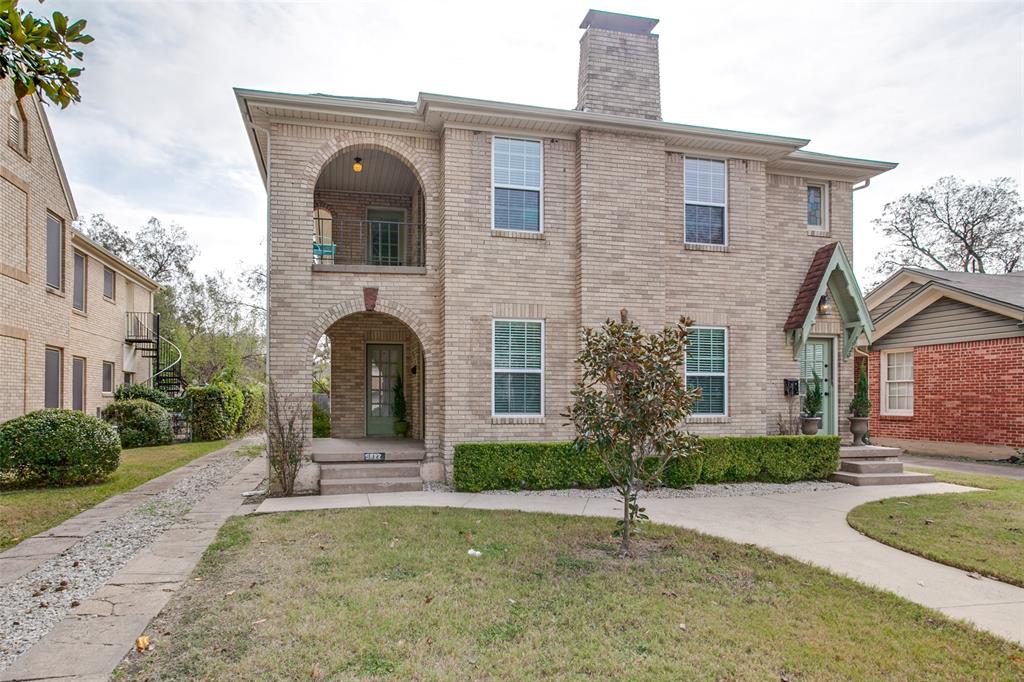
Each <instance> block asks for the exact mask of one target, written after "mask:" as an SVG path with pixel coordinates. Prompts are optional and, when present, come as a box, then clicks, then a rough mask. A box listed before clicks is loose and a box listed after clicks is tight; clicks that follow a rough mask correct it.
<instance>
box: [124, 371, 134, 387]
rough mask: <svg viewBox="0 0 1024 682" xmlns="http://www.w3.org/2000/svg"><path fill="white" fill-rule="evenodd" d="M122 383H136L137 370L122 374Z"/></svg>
mask: <svg viewBox="0 0 1024 682" xmlns="http://www.w3.org/2000/svg"><path fill="white" fill-rule="evenodd" d="M121 383H123V384H124V385H125V386H131V385H132V384H134V383H135V372H124V373H123V374H122V375H121Z"/></svg>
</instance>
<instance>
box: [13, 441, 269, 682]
mask: <svg viewBox="0 0 1024 682" xmlns="http://www.w3.org/2000/svg"><path fill="white" fill-rule="evenodd" d="M259 438H260V437H253V438H248V439H243V440H240V441H236V442H235V443H232V444H231V445H229V446H227V448H223V449H221V450H219V451H217V452H216V453H211V454H210V455H206V456H204V457H201V458H199V459H197V460H195V461H193V462H191V463H189V464H187V465H185V466H183V467H181V468H179V469H176V470H174V471H172V472H169V473H167V474H164V475H163V476H161V477H159V478H155V479H153V480H152V481H149V482H148V483H145V484H143V485H142V486H139V487H138V488H136V489H134V490H132V491H130V492H128V493H124V494H122V495H118V496H116V497H113V498H110V499H109V500H107V501H105V502H103V503H102V504H100V505H97V506H96V507H94V508H92V509H90V510H88V511H86V512H83V513H82V514H79V515H78V516H76V517H74V518H72V519H69V520H68V521H65V522H64V523H62V524H61V525H60V526H57V527H55V528H52V529H50V530H49V531H46V532H45V533H41V534H40V535H37V536H35V537H32V538H29V539H28V540H25V541H23V542H22V543H21V544H19V545H17V546H15V547H13V548H11V549H10V550H8V551H7V552H4V553H3V554H2V555H0V571H2V575H0V584H6V583H10V582H13V581H14V580H16V579H17V578H19V577H20V576H22V575H25V574H26V573H28V572H30V571H32V570H33V569H34V568H36V567H38V566H40V565H42V564H43V563H44V562H46V561H48V560H49V559H52V558H53V557H55V556H57V555H59V554H60V553H61V552H63V551H64V550H66V549H67V548H69V547H71V546H72V545H74V544H75V543H77V542H78V541H80V540H81V539H82V538H84V537H87V536H88V535H90V534H91V533H93V532H96V531H97V530H99V529H100V528H102V527H103V525H104V524H106V523H109V522H111V521H113V520H115V519H116V518H118V517H119V516H121V515H122V514H124V513H125V512H127V511H128V510H130V509H132V508H134V507H136V506H137V505H138V504H140V502H143V501H145V500H146V499H147V498H148V497H151V496H153V495H156V494H158V493H160V492H162V491H164V490H167V489H169V488H171V487H172V486H173V485H174V484H175V483H177V482H178V481H180V480H182V479H184V478H186V477H187V476H189V475H191V474H193V473H195V472H196V471H198V470H199V469H201V468H202V467H203V466H204V463H206V462H208V461H209V458H210V457H211V456H215V455H217V454H223V453H224V452H225V450H232V451H233V450H237V449H238V448H240V447H244V446H245V445H250V444H253V443H256V442H260V440H259ZM204 460H205V462H204ZM265 474H266V460H265V459H264V458H262V457H259V458H255V459H253V461H251V462H249V463H247V464H245V466H244V467H243V468H242V469H241V470H240V471H239V472H238V473H237V474H235V475H234V476H232V477H231V478H230V479H229V480H228V481H227V482H226V483H224V484H222V485H220V486H219V487H218V488H217V489H216V490H215V491H214V492H212V493H210V494H209V495H207V496H206V497H205V498H204V499H202V500H201V501H200V502H198V503H197V504H196V505H195V506H193V507H192V509H191V510H190V511H189V512H188V513H186V514H185V515H184V516H182V517H181V519H180V521H179V522H178V523H176V524H175V525H173V526H172V527H171V528H170V529H169V530H167V531H165V532H164V533H162V534H161V535H159V536H158V537H157V538H156V539H155V540H154V542H153V543H152V544H150V545H149V546H148V547H146V548H144V549H143V550H141V551H140V552H139V553H138V554H136V555H135V557H134V558H132V559H131V560H130V561H129V562H128V563H127V564H125V565H124V566H123V567H122V568H121V569H120V570H118V571H117V572H116V573H115V574H114V575H113V577H112V578H110V580H108V581H107V583H106V585H104V586H103V587H101V588H99V589H98V590H97V591H96V592H94V593H93V594H92V596H91V597H89V598H88V599H86V600H84V601H83V602H82V603H81V604H80V605H79V606H78V607H76V608H75V609H74V610H73V611H70V612H68V615H66V616H65V617H64V618H63V620H61V621H60V622H59V623H58V624H57V625H56V626H55V627H54V628H53V629H52V630H51V631H50V632H49V634H47V635H46V636H45V637H44V638H43V639H42V640H40V641H39V642H37V643H36V644H35V645H34V646H32V647H31V648H30V649H29V650H28V651H27V652H25V653H24V654H22V655H21V656H20V657H19V658H17V659H16V660H15V661H14V663H13V664H12V665H11V666H10V667H8V668H7V669H6V670H4V671H2V672H0V682H14V681H27V680H43V679H45V680H60V681H62V682H63V681H70V680H78V681H80V682H81V681H92V680H106V679H108V678H109V676H110V673H111V672H112V671H113V670H114V668H115V667H116V666H117V665H118V663H120V661H121V659H122V658H124V656H125V654H127V653H128V651H129V650H130V649H131V647H132V646H133V645H134V642H135V639H136V637H138V636H139V635H140V634H143V632H144V630H145V628H146V626H147V625H148V624H149V621H150V620H152V619H153V617H154V616H156V615H157V614H158V613H159V612H160V610H161V609H162V608H163V607H164V605H165V604H166V603H167V601H168V600H169V599H170V598H171V595H172V594H173V593H174V592H175V591H176V590H177V589H178V588H179V587H180V586H181V585H182V584H183V582H184V581H185V580H186V579H187V578H188V576H189V574H190V573H191V572H192V569H193V568H195V565H196V563H198V561H199V558H200V557H201V556H202V554H203V552H204V551H205V550H206V547H207V546H208V545H209V544H210V543H211V542H212V541H213V539H214V537H216V535H217V531H218V530H219V529H220V527H221V525H222V524H223V523H224V521H226V520H227V519H228V518H229V517H230V516H232V515H235V514H238V513H245V512H244V511H242V503H243V498H242V497H241V493H243V492H245V491H247V490H252V489H253V488H254V487H256V486H257V485H259V483H260V481H261V480H262V479H263V478H264V476H265ZM249 509H251V507H250V508H249Z"/></svg>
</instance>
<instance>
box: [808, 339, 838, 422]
mask: <svg viewBox="0 0 1024 682" xmlns="http://www.w3.org/2000/svg"><path fill="white" fill-rule="evenodd" d="M814 372H817V374H818V378H819V379H821V394H822V396H821V397H822V400H821V412H819V413H818V415H817V416H819V417H821V427H820V429H819V430H818V433H823V434H827V435H833V434H835V426H834V424H833V423H832V422H833V421H834V420H833V418H832V412H833V410H832V392H833V386H832V384H833V381H832V340H831V339H808V340H807V343H806V344H805V345H804V351H803V354H802V355H801V356H800V407H801V409H802V408H803V400H804V394H805V393H806V392H807V386H808V385H810V384H812V383H813V382H814Z"/></svg>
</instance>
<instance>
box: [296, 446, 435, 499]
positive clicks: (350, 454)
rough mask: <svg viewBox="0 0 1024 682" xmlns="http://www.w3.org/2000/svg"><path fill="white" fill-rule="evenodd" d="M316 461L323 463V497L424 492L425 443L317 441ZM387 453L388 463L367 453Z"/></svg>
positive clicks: (321, 482) (321, 465)
mask: <svg viewBox="0 0 1024 682" xmlns="http://www.w3.org/2000/svg"><path fill="white" fill-rule="evenodd" d="M317 440H318V441H320V442H319V443H317V442H314V448H313V461H314V462H317V463H318V464H320V494H321V495H346V494H365V493H399V492H409V491H416V490H423V480H422V479H421V478H420V464H422V462H423V458H424V450H423V446H422V443H420V442H419V441H412V440H407V439H390V438H389V439H369V438H359V439H326V438H324V439H317ZM366 452H383V453H384V457H385V459H384V461H382V462H377V461H371V462H367V461H365V457H364V453H366Z"/></svg>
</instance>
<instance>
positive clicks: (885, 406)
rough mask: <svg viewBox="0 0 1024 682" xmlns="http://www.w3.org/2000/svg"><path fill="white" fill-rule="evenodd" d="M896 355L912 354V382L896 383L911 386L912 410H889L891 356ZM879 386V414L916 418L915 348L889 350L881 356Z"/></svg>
mask: <svg viewBox="0 0 1024 682" xmlns="http://www.w3.org/2000/svg"><path fill="white" fill-rule="evenodd" d="M895 353H910V380H909V381H906V380H903V381H894V382H892V383H897V384H906V383H909V384H910V390H911V394H910V396H911V397H910V409H909V410H896V409H890V408H889V383H890V382H889V378H888V377H889V365H888V363H889V356H890V355H893V354H895ZM878 385H879V388H880V390H879V396H878V397H879V401H880V402H879V403H878V404H879V413H880V414H883V415H886V416H892V417H913V416H914V392H913V391H914V349H913V348H888V349H886V350H883V351H882V352H881V353H880V354H879V358H878Z"/></svg>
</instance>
